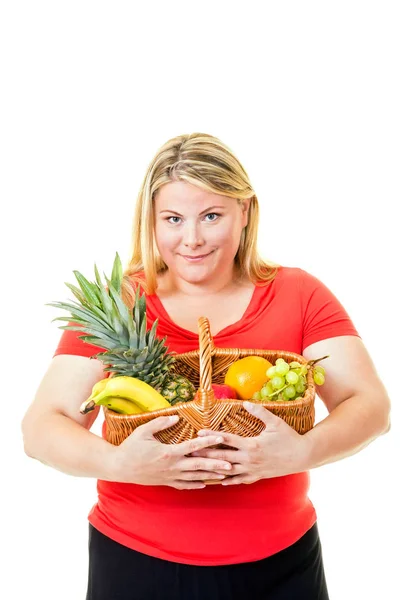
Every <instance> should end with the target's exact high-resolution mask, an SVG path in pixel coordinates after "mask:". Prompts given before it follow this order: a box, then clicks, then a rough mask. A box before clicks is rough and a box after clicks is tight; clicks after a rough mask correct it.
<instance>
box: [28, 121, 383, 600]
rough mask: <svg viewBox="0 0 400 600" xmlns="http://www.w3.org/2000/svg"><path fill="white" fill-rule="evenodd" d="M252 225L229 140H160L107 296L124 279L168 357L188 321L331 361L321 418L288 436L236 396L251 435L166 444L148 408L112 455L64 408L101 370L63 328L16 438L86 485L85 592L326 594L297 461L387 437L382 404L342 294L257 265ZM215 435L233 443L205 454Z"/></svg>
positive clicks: (312, 464)
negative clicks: (141, 300)
mask: <svg viewBox="0 0 400 600" xmlns="http://www.w3.org/2000/svg"><path fill="white" fill-rule="evenodd" d="M257 227H258V201H257V197H256V195H255V194H254V191H253V189H252V187H251V185H250V182H249V179H248V176H247V174H246V172H245V170H244V169H243V167H242V166H241V164H240V163H239V161H238V160H237V158H236V157H235V156H234V155H233V153H232V152H231V151H230V150H229V148H227V147H226V146H225V145H224V144H223V143H222V142H221V141H220V140H218V139H216V138H215V137H212V136H209V135H206V134H197V133H196V134H192V135H183V136H178V137H176V138H174V139H172V140H170V141H168V142H167V143H166V144H165V145H164V146H163V147H161V148H160V150H159V151H158V152H157V154H156V156H155V157H154V159H153V161H152V162H151V164H150V166H149V168H148V171H147V173H146V176H145V179H144V182H143V185H142V188H141V190H140V193H139V197H138V202H137V208H136V213H135V219H134V224H133V252H132V258H131V260H130V262H129V268H128V269H127V270H126V272H125V277H124V284H123V299H124V301H125V303H126V304H127V305H128V306H130V307H132V306H133V301H134V292H135V284H136V283H137V282H139V281H140V282H141V284H142V286H144V288H145V291H146V302H147V317H148V327H150V326H151V324H152V323H153V322H154V320H155V319H156V318H158V319H159V324H158V329H157V335H158V336H160V337H163V336H164V335H167V336H168V339H167V343H168V347H169V348H170V350H174V351H176V352H178V353H182V352H187V351H189V350H193V349H196V348H197V347H198V326H197V319H198V317H199V316H200V315H204V316H207V317H208V319H209V321H210V326H211V333H212V335H213V337H214V342H215V344H216V345H217V346H220V347H239V348H246V347H247V348H267V349H268V348H269V349H271V348H279V349H284V350H288V351H292V352H296V353H299V354H302V355H303V356H304V357H305V358H307V359H312V358H317V357H318V358H319V357H321V356H325V355H329V358H327V359H325V360H324V361H323V363H321V364H323V365H324V367H325V369H326V383H325V385H324V386H322V387H321V388H320V389H319V392H318V393H319V395H320V397H321V398H322V400H323V401H324V403H325V405H326V407H327V409H328V411H329V415H328V417H327V418H326V419H324V420H323V421H321V422H320V423H318V424H317V426H316V427H314V429H312V430H311V431H310V432H308V433H307V434H305V435H299V434H297V433H296V432H295V431H294V430H293V429H292V428H291V427H289V426H288V425H287V424H286V423H285V422H284V421H283V420H282V419H280V418H279V417H276V416H275V415H273V414H271V413H270V412H269V411H267V410H265V409H264V408H263V407H262V406H260V405H256V404H252V403H246V404H245V406H246V409H247V410H248V411H249V412H250V413H252V414H253V415H256V416H257V417H258V418H260V419H261V420H263V421H264V423H265V425H266V428H265V430H264V431H263V433H262V434H260V435H259V436H258V437H256V438H241V437H238V436H236V435H231V434H226V433H223V435H222V436H220V435H218V434H216V433H215V432H212V431H200V432H198V438H196V439H195V440H192V441H190V442H182V443H180V444H176V445H171V446H167V445H165V444H161V443H159V442H158V441H157V440H156V439H155V438H154V437H153V434H154V433H156V432H157V431H159V430H161V429H163V428H166V427H169V426H170V425H171V421H170V420H169V419H168V418H166V417H161V418H158V419H154V420H153V421H151V422H150V423H147V424H145V425H142V426H141V427H139V428H137V429H136V430H135V431H134V433H132V434H131V435H130V436H129V437H128V438H127V439H126V440H125V441H124V442H123V443H122V444H121V445H120V446H117V447H115V446H112V445H111V444H109V443H108V442H107V441H106V440H105V439H101V438H99V437H98V436H96V435H94V434H92V433H90V431H89V430H90V427H91V425H92V423H93V421H94V419H95V418H96V416H97V414H98V412H95V413H89V414H88V415H81V414H80V413H79V407H80V405H81V403H82V402H83V401H84V400H85V399H86V398H87V397H88V396H89V395H90V392H91V389H92V387H93V385H94V384H95V383H96V382H97V381H99V380H100V379H102V378H103V377H104V372H103V365H102V364H101V363H100V362H99V361H97V360H89V358H88V357H90V356H92V355H94V354H96V353H97V352H99V351H101V350H102V349H101V348H99V347H96V346H92V345H90V344H88V343H84V342H82V340H80V339H79V338H78V337H77V336H78V335H79V334H78V332H76V331H70V330H65V331H64V333H63V334H62V336H61V339H60V342H59V344H58V347H57V349H56V352H55V354H54V357H53V360H52V362H51V364H50V366H49V370H48V372H47V373H46V374H45V376H44V378H43V380H42V382H41V384H40V386H39V389H38V392H37V394H36V397H35V399H34V401H33V403H32V405H31V407H30V408H29V410H28V411H27V414H26V416H25V418H24V422H23V432H24V438H25V449H26V453H27V454H28V455H29V456H32V457H34V458H36V459H38V460H40V461H42V462H44V463H46V464H49V465H50V466H53V467H55V468H57V469H59V470H62V471H64V472H66V473H69V474H72V475H77V476H86V477H96V478H97V479H98V494H99V498H98V502H97V503H96V504H95V506H94V507H93V509H92V510H91V512H90V514H89V522H90V523H89V533H90V537H89V581H88V592H87V599H88V600H103V599H104V600H106V599H107V600H112V599H114V598H115V599H117V598H119V599H121V600H122V599H123V600H125V599H126V600H128V599H129V600H130V599H142V598H143V599H146V600H149V599H150V598H151V599H153V598H154V599H157V598H163V599H168V598H171V599H172V598H173V599H180V598H184V599H187V598H190V599H195V598H201V599H207V600H212V599H214V598H215V599H217V598H218V599H232V600H234V599H245V598H246V599H247V598H252V599H258V598H259V599H261V598H263V599H264V598H268V599H270V600H277V599H281V600H283V599H291V600H292V599H303V598H304V599H307V600H325V599H326V598H328V593H327V589H326V583H325V575H324V568H323V562H322V556H321V547H320V541H319V537H318V530H317V524H316V514H315V510H314V507H313V506H312V504H311V502H310V500H309V498H308V495H307V494H308V486H309V477H308V471H309V470H310V469H313V468H316V467H318V466H321V465H324V464H327V463H330V462H333V461H336V460H339V459H341V458H344V457H346V456H349V455H351V454H354V453H355V452H357V451H359V450H360V449H361V448H363V447H365V446H366V445H367V444H368V443H369V442H371V441H372V440H373V439H374V438H376V437H377V436H379V435H380V434H382V433H384V432H386V431H387V430H388V428H389V410H390V409H389V404H390V403H389V399H388V397H387V394H386V391H385V388H384V386H383V385H382V382H381V381H380V379H379V377H378V376H377V373H376V371H375V368H374V365H373V363H372V361H371V359H370V357H369V355H368V353H367V350H366V349H365V347H364V345H363V343H362V341H361V339H360V336H359V335H358V333H357V331H356V329H355V327H354V325H353V323H352V322H351V319H350V318H349V316H348V314H347V313H346V311H345V309H344V308H343V306H342V305H341V304H340V302H339V301H338V300H337V299H336V297H335V296H334V295H333V294H332V292H330V290H328V288H327V287H326V286H325V285H324V284H323V283H322V282H320V281H318V279H316V278H315V277H313V276H312V275H310V274H308V273H306V272H305V271H303V270H302V269H300V268H290V267H283V266H279V265H275V264H272V263H270V262H266V261H263V260H262V259H261V258H260V257H259V255H258V253H257ZM354 373H357V377H356V378H354ZM66 389H68V393H67V394H66V393H65V390H66ZM39 417H40V418H39ZM103 436H104V430H103ZM221 438H222V441H223V442H224V444H225V445H227V446H230V447H232V448H233V449H232V450H229V449H226V450H216V449H212V448H210V446H212V445H215V444H217V443H219V442H220V441H221ZM228 475H229V477H228ZM210 478H214V479H215V478H219V479H220V480H221V485H218V486H205V485H204V483H203V482H204V480H206V479H210ZM245 484H246V485H245Z"/></svg>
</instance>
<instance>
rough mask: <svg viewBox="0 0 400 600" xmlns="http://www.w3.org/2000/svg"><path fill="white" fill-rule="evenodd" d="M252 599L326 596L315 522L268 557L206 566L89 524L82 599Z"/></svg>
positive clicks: (318, 598) (316, 598)
mask: <svg viewBox="0 0 400 600" xmlns="http://www.w3.org/2000/svg"><path fill="white" fill-rule="evenodd" d="M210 543H211V544H212V540H210ZM250 599H251V600H329V598H328V592H327V588H326V582H325V574H324V567H323V562H322V552H321V544H320V539H319V535H318V529H317V524H315V525H314V526H313V527H312V528H311V529H310V530H309V531H307V533H306V534H305V535H304V536H303V537H302V538H300V540H298V541H297V542H296V543H295V544H293V545H292V546H289V548H285V550H282V551H281V552H278V553H277V554H274V555H273V556H269V557H268V558H264V559H262V560H257V561H255V562H247V563H241V564H235V565H222V566H207V567H204V566H194V565H185V564H180V563H175V562H170V561H167V560H162V559H160V558H154V557H152V556H147V555H146V554H142V553H141V552H136V550H131V549H130V548H127V547H126V546H122V545H121V544H118V543H117V542H114V541H113V540H111V539H110V538H108V537H107V536H105V535H103V534H102V533H100V532H99V531H98V530H97V529H95V528H94V527H93V526H92V525H91V524H89V577H88V589H87V596H86V600H250Z"/></svg>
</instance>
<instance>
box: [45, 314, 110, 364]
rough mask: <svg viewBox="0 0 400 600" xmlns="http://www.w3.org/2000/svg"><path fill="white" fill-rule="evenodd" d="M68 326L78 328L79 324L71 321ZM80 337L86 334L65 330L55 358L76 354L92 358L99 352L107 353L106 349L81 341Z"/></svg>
mask: <svg viewBox="0 0 400 600" xmlns="http://www.w3.org/2000/svg"><path fill="white" fill-rule="evenodd" d="M68 325H73V326H76V325H77V323H74V322H72V321H70V322H68ZM80 335H84V332H80V331H73V330H70V329H64V330H63V332H62V335H61V337H60V340H59V342H58V346H57V348H56V351H55V352H54V354H53V358H54V356H57V355H58V354H75V355H77V356H87V357H88V358H90V357H91V356H93V355H94V354H97V353H98V352H104V351H105V348H100V346H94V345H92V344H89V343H87V342H84V341H83V340H81V339H79V336H80Z"/></svg>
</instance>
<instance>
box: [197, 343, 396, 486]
mask: <svg viewBox="0 0 400 600" xmlns="http://www.w3.org/2000/svg"><path fill="white" fill-rule="evenodd" d="M303 355H304V356H305V358H307V359H308V360H310V359H312V358H319V357H320V356H325V355H329V358H327V359H325V360H324V361H321V362H320V363H319V364H320V365H321V366H322V365H323V366H324V368H325V369H326V381H325V384H324V385H323V386H321V387H318V395H319V396H320V397H321V398H322V400H323V401H324V403H325V405H326V406H327V408H328V411H329V413H330V414H329V415H328V416H327V417H326V418H325V419H324V420H323V421H321V422H319V423H318V424H317V425H316V426H315V427H314V428H313V429H312V430H311V431H309V432H308V433H306V434H304V435H300V434H298V433H297V432H296V431H294V429H292V428H291V427H290V426H289V425H288V424H287V423H286V422H285V421H284V420H283V419H281V418H280V417H277V416H276V415H274V414H272V413H271V412H270V411H268V410H266V409H265V408H264V407H263V406H262V405H261V404H257V403H251V402H249V403H244V406H245V408H246V409H247V410H248V411H249V412H250V413H251V414H253V415H254V416H256V417H258V418H259V419H261V420H262V421H263V422H264V423H265V429H264V431H263V432H262V433H261V434H260V435H258V436H257V437H253V438H251V437H250V438H243V437H240V436H238V435H236V434H231V433H225V432H224V443H225V444H226V445H228V446H231V447H232V448H236V449H237V450H214V449H206V450H202V451H200V452H196V453H195V456H202V457H208V458H215V459H221V460H228V461H230V462H231V463H232V465H233V468H232V472H231V474H230V475H231V476H230V477H229V479H228V480H227V481H226V482H224V483H223V485H235V484H238V483H253V482H255V481H258V480H259V479H265V478H269V477H281V476H282V475H289V474H292V473H299V472H302V471H307V470H309V469H313V468H315V467H318V466H320V465H324V464H327V463H331V462H335V461H337V460H340V459H341V458H344V457H346V456H350V455H351V454H355V453H356V452H358V451H359V450H361V449H362V448H363V447H365V446H366V445H367V444H369V443H370V442H371V441H372V440H373V439H375V438H376V437H378V436H379V435H380V434H382V433H385V432H386V431H388V429H389V411H390V401H389V398H388V395H387V392H386V390H385V388H384V386H383V384H382V382H381V380H380V379H379V377H378V375H377V373H376V370H375V367H374V365H373V363H372V361H371V358H370V357H369V355H368V353H367V350H366V349H365V347H364V345H363V343H362V341H361V340H360V339H359V338H358V337H356V336H341V337H335V338H330V339H326V340H323V341H321V342H318V343H315V344H312V345H311V346H309V347H308V348H306V349H305V350H304V351H303ZM206 434H209V431H208V430H203V431H199V433H198V435H199V436H202V435H206Z"/></svg>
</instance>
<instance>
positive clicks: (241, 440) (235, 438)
mask: <svg viewBox="0 0 400 600" xmlns="http://www.w3.org/2000/svg"><path fill="white" fill-rule="evenodd" d="M211 433H214V434H215V431H214V432H212V431H211V430H210V429H200V431H198V432H197V435H198V436H199V437H200V438H202V437H204V436H207V435H210V434H211ZM222 435H223V436H224V442H223V443H224V445H225V446H232V447H233V448H241V449H243V450H244V449H245V448H247V440H248V439H249V438H245V437H242V436H240V435H236V434H235V433H228V432H227V431H224V432H223V433H222Z"/></svg>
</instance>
